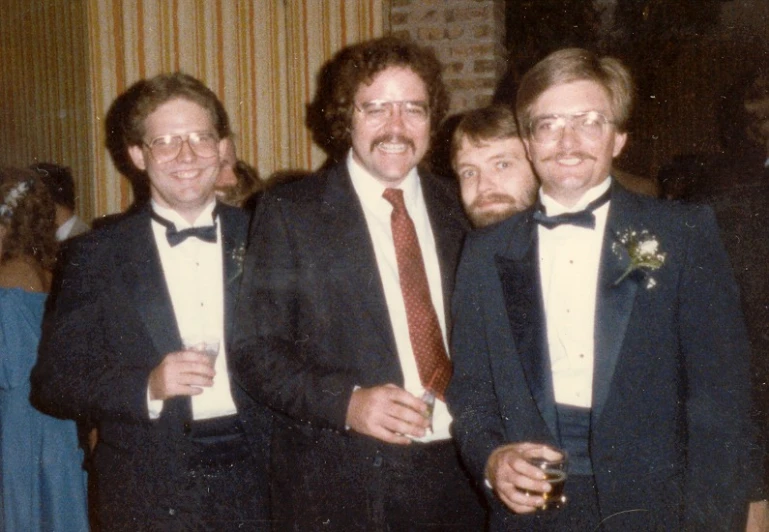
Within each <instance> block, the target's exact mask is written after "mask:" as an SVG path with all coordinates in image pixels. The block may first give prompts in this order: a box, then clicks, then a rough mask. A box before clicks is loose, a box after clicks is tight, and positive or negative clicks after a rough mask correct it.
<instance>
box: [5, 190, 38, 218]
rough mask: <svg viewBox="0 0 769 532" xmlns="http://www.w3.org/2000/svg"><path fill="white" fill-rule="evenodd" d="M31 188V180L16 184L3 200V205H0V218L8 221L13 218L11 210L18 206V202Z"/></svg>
mask: <svg viewBox="0 0 769 532" xmlns="http://www.w3.org/2000/svg"><path fill="white" fill-rule="evenodd" d="M31 187H32V181H31V180H30V181H21V182H19V183H17V184H16V186H14V187H13V188H12V189H11V190H10V192H8V195H7V196H6V197H5V199H3V203H0V218H7V219H10V218H11V217H12V216H13V210H14V209H15V208H16V206H17V205H18V204H19V200H20V199H21V198H23V197H24V196H25V195H26V193H27V192H29V189H30V188H31Z"/></svg>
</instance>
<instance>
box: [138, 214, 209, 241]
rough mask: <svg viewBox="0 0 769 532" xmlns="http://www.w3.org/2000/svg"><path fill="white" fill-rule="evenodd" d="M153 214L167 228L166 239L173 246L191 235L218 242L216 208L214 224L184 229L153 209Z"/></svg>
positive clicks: (154, 218) (153, 217)
mask: <svg viewBox="0 0 769 532" xmlns="http://www.w3.org/2000/svg"><path fill="white" fill-rule="evenodd" d="M151 216H152V219H153V220H155V221H156V222H157V223H159V224H160V225H162V226H164V227H165V228H166V239H168V245H170V246H171V247H174V246H177V245H179V244H181V243H182V242H184V241H185V240H186V239H188V238H189V237H195V238H198V239H200V240H202V241H203V242H209V243H211V244H213V243H215V242H216V221H215V220H216V209H214V212H213V218H214V223H213V225H206V226H203V227H189V228H187V229H182V230H181V231H179V230H178V229H176V225H175V224H174V223H173V222H172V221H170V220H167V219H165V218H163V217H162V216H160V215H159V214H158V213H156V212H155V211H154V210H153V211H152V215H151Z"/></svg>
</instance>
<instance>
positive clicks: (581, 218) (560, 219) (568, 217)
mask: <svg viewBox="0 0 769 532" xmlns="http://www.w3.org/2000/svg"><path fill="white" fill-rule="evenodd" d="M609 198H611V189H609V190H607V191H606V192H604V193H603V194H601V195H600V196H599V197H598V198H596V199H594V200H593V201H591V202H590V203H588V204H587V206H586V207H585V208H584V209H583V210H581V211H577V212H564V213H562V214H556V215H555V216H548V215H547V214H545V208H544V206H543V205H542V203H539V202H538V203H537V207H536V210H535V211H534V215H533V216H534V221H535V222H537V223H538V224H540V225H541V226H542V227H545V228H546V229H553V228H554V227H558V226H559V225H575V226H577V227H584V228H586V229H595V214H594V212H593V211H595V210H596V209H597V208H599V207H601V206H602V205H604V204H606V202H608V201H609Z"/></svg>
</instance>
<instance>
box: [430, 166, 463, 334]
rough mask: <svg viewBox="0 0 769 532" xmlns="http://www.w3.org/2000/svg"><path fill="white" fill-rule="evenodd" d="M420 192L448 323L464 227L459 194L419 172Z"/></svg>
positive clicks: (436, 179) (435, 179) (433, 177)
mask: <svg viewBox="0 0 769 532" xmlns="http://www.w3.org/2000/svg"><path fill="white" fill-rule="evenodd" d="M421 175H422V177H421V184H422V194H423V195H424V199H425V205H426V206H427V215H428V217H429V219H430V226H431V227H432V230H433V237H434V238H435V248H436V251H437V253H438V262H439V264H440V269H441V286H442V287H443V308H444V309H445V314H446V323H447V324H450V323H451V316H450V312H451V294H452V293H453V292H454V278H455V276H456V270H457V264H458V262H459V256H460V253H461V251H462V242H463V241H464V237H465V234H466V233H467V230H468V228H469V227H468V225H467V221H466V219H465V215H464V212H462V207H461V204H460V200H459V196H458V195H457V196H456V197H455V198H453V197H451V196H450V191H448V190H446V189H444V188H442V187H441V184H440V182H439V181H438V179H439V178H437V177H435V176H432V175H429V174H421Z"/></svg>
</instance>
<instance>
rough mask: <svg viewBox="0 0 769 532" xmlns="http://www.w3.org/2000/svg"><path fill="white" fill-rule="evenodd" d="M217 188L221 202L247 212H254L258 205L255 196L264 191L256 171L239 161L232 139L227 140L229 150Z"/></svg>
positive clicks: (225, 154) (224, 158) (227, 150)
mask: <svg viewBox="0 0 769 532" xmlns="http://www.w3.org/2000/svg"><path fill="white" fill-rule="evenodd" d="M215 186H216V195H217V197H218V198H219V201H222V202H223V203H226V204H227V205H232V206H233V207H243V208H244V209H246V210H253V208H254V206H255V203H256V202H255V201H254V200H253V199H254V196H255V195H257V194H258V193H260V192H261V191H262V190H264V184H263V183H262V181H261V179H259V174H258V173H257V171H256V169H255V168H253V167H251V166H249V165H248V164H246V163H245V162H243V161H241V160H240V159H238V156H237V153H236V151H235V142H234V141H233V140H232V137H230V138H228V139H227V149H226V150H225V152H224V157H223V158H222V168H221V170H220V172H219V177H217V178H216V185H215Z"/></svg>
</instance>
